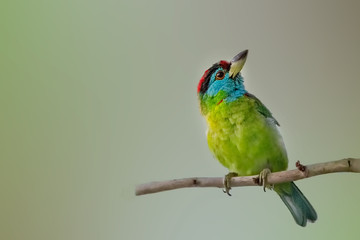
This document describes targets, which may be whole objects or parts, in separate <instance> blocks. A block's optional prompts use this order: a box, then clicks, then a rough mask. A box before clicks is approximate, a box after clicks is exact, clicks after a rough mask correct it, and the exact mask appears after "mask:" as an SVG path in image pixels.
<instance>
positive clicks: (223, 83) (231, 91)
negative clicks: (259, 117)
mask: <svg viewBox="0 0 360 240" xmlns="http://www.w3.org/2000/svg"><path fill="white" fill-rule="evenodd" d="M220 70H222V69H219V70H218V71H220ZM218 71H216V72H215V73H214V74H213V75H212V76H211V80H210V87H209V89H208V90H207V91H206V93H205V94H206V95H209V96H212V97H214V96H216V95H217V94H218V93H219V92H220V91H224V92H226V93H227V94H226V95H227V97H226V98H224V101H225V102H233V101H235V100H236V99H238V98H239V97H242V96H243V95H244V94H245V93H246V90H245V87H244V79H243V77H242V76H241V75H240V73H239V74H238V75H237V76H236V78H235V79H231V78H229V73H226V75H225V78H224V79H223V80H217V81H216V80H215V76H216V73H217V72H218Z"/></svg>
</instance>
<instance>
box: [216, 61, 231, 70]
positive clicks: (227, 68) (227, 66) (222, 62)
mask: <svg viewBox="0 0 360 240" xmlns="http://www.w3.org/2000/svg"><path fill="white" fill-rule="evenodd" d="M219 65H220V66H221V67H222V68H223V69H225V70H229V69H230V63H229V62H227V61H224V60H222V61H220V62H219Z"/></svg>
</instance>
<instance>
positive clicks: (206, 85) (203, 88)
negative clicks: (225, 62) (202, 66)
mask: <svg viewBox="0 0 360 240" xmlns="http://www.w3.org/2000/svg"><path fill="white" fill-rule="evenodd" d="M219 67H220V65H219V64H218V63H215V64H214V65H213V66H212V67H211V68H209V71H208V74H207V75H206V77H205V80H204V82H203V83H202V84H201V88H200V93H201V94H205V92H206V91H207V90H208V88H209V83H210V79H211V75H213V74H214V72H216V70H218V68H219Z"/></svg>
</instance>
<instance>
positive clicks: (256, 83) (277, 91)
mask: <svg viewBox="0 0 360 240" xmlns="http://www.w3.org/2000/svg"><path fill="white" fill-rule="evenodd" d="M359 12H360V2H359V1H301V2H300V1H222V2H220V1H188V0H183V1H165V0H164V1H156V0H153V1H125V2H124V1H115V0H103V1H81V0H72V1H40V0H33V1H17V0H11V1H6V0H5V1H1V3H0V31H1V32H0V107H1V115H0V131H1V133H0V194H1V195H0V239H4V240H5V239H6V240H7V239H9V240H12V239H14V240H17V239H19V240H20V239H34V240H35V239H36V240H42V239H52V240H57V239H67V240H68V239H148V240H150V239H157V240H158V239H220V238H221V239H261V238H266V239H289V238H291V239H358V238H359V236H358V235H359V231H358V225H359V222H358V221H359V220H358V216H359V214H360V208H359V202H360V191H359V176H358V175H356V174H346V173H345V174H331V175H326V176H320V177H316V178H312V179H307V180H303V181H300V182H298V183H297V184H298V186H299V187H300V188H301V189H302V191H303V193H304V194H305V195H306V196H307V197H308V199H309V200H310V201H311V202H312V204H313V205H314V207H315V208H316V210H317V212H318V215H319V219H318V221H317V222H316V223H315V224H309V225H308V226H307V227H306V228H301V227H298V226H297V225H296V224H295V222H294V221H293V219H292V217H291V215H290V213H289V212H288V210H287V209H286V207H285V206H284V205H283V203H282V202H281V200H280V199H279V198H278V196H276V194H275V193H273V192H269V191H268V192H267V193H263V191H262V190H261V189H260V188H254V187H252V188H237V189H234V190H233V197H231V198H229V197H227V196H225V195H224V194H222V192H221V191H220V190H218V189H182V190H176V191H170V192H164V193H159V194H154V195H147V196H141V197H135V196H134V188H135V185H137V184H140V183H144V182H148V181H153V180H166V179H171V178H182V177H191V176H223V175H224V174H225V173H227V171H226V169H224V168H223V167H222V166H221V165H220V164H219V163H218V162H217V161H216V160H214V159H213V157H212V156H211V154H210V152H209V150H208V147H207V143H206V138H205V129H206V126H205V122H204V120H203V119H202V117H201V116H200V113H199V109H198V102H197V97H196V86H197V83H198V80H199V79H200V77H201V75H202V74H203V72H204V71H205V70H206V69H207V68H208V67H209V66H211V65H212V64H213V63H214V62H216V61H218V60H220V59H225V60H230V59H231V58H232V57H233V56H234V55H235V54H237V53H238V52H239V51H241V50H244V49H249V50H250V53H249V56H248V61H247V63H246V65H245V67H244V70H243V75H244V77H245V84H246V87H247V89H248V90H249V91H250V92H252V93H254V94H255V95H256V96H258V97H259V98H260V99H261V100H262V101H263V102H264V103H266V105H267V106H268V107H269V108H270V109H271V111H272V112H273V114H274V116H275V117H276V118H277V120H278V121H279V122H280V123H281V127H282V128H281V131H282V133H283V137H284V140H285V143H286V146H287V149H288V154H289V157H290V164H289V165H290V167H291V168H293V167H294V163H295V161H296V160H301V161H302V162H303V163H305V164H310V163H317V162H323V161H330V160H337V159H341V158H344V157H359V155H360V154H359V149H360V148H359V136H360V128H359V122H360V111H359V102H360V96H359V94H358V92H359V89H360V81H359V80H360V78H359V75H360V68H359V64H360V60H359V56H360V46H359V43H360V28H359V24H360V14H359Z"/></svg>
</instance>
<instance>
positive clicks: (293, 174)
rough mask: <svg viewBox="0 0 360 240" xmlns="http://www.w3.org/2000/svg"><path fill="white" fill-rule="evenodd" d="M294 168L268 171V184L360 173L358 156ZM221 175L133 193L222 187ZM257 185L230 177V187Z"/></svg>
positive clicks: (157, 184)
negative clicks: (337, 173)
mask: <svg viewBox="0 0 360 240" xmlns="http://www.w3.org/2000/svg"><path fill="white" fill-rule="evenodd" d="M297 168H298V169H294V170H287V171H282V172H274V173H270V174H269V175H268V176H267V180H268V183H269V184H278V183H283V182H291V181H296V180H300V179H304V178H309V177H314V176H317V175H322V174H327V173H335V172H356V173H360V158H345V159H342V160H338V161H332V162H325V163H317V164H313V165H308V166H304V165H301V164H300V163H299V162H298V163H297ZM223 180H224V178H223V177H192V178H183V179H174V180H168V181H159V182H150V183H145V184H141V185H138V186H136V189H135V194H136V195H137V196H138V195H144V194H150V193H157V192H162V191H168V190H174V189H178V188H190V187H218V188H222V187H223V186H224V185H223ZM241 186H259V184H258V176H257V175H254V176H244V177H234V178H232V179H231V187H241Z"/></svg>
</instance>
